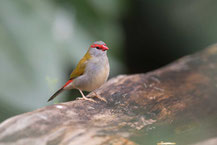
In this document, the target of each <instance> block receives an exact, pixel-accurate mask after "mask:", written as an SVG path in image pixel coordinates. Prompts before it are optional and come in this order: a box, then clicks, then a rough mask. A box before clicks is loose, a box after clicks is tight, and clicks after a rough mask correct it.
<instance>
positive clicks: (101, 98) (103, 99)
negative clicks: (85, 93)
mask: <svg viewBox="0 0 217 145" xmlns="http://www.w3.org/2000/svg"><path fill="white" fill-rule="evenodd" d="M94 94H95V97H97V98H98V99H100V100H101V101H104V102H106V103H107V100H106V99H105V98H103V97H101V96H100V95H99V94H97V93H96V92H94Z"/></svg>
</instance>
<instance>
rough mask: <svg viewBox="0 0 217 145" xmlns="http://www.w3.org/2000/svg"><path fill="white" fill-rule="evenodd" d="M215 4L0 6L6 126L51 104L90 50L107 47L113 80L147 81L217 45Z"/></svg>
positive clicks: (27, 1)
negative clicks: (97, 44) (150, 74)
mask: <svg viewBox="0 0 217 145" xmlns="http://www.w3.org/2000/svg"><path fill="white" fill-rule="evenodd" d="M216 39H217V1H215V0H197V1H195V0H182V1H172V0H164V1H162V0H155V1H153V0H37V1H33V0H19V1H18V0H17V1H15V0H0V121H3V120H5V119H7V118H8V117H11V116H13V115H16V114H20V113H23V112H27V111H32V110H34V109H37V108H40V107H43V106H46V105H49V104H52V103H54V102H62V101H66V100H72V99H75V98H72V96H74V97H77V96H80V95H79V93H77V92H76V91H69V92H66V93H64V94H62V95H61V97H60V96H59V97H58V98H57V99H56V100H55V101H54V102H51V103H47V99H48V98H49V97H50V96H51V95H52V94H53V93H54V92H55V91H56V90H57V89H58V88H59V87H60V86H62V85H63V83H64V82H65V81H66V80H67V79H68V76H69V74H70V73H71V71H72V70H73V69H74V68H75V66H76V64H77V63H78V61H79V60H80V58H81V57H82V56H83V55H84V53H85V52H86V50H87V48H88V47H89V45H90V44H91V43H92V42H93V41H96V40H102V41H104V42H106V43H107V45H108V47H109V48H110V50H109V51H108V56H109V60H110V65H111V75H110V77H113V76H116V75H118V74H122V73H125V74H131V73H144V72H147V71H150V70H153V69H156V68H159V67H161V66H163V65H166V64H168V63H170V62H172V61H173V60H175V59H177V58H180V57H181V56H184V55H187V54H190V53H193V52H196V51H198V50H200V49H203V48H205V47H206V46H208V45H210V44H213V43H215V42H216Z"/></svg>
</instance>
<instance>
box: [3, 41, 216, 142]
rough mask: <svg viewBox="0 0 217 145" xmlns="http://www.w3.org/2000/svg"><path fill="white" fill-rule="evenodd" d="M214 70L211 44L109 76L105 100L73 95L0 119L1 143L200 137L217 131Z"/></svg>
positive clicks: (214, 49)
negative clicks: (150, 67) (153, 66)
mask: <svg viewBox="0 0 217 145" xmlns="http://www.w3.org/2000/svg"><path fill="white" fill-rule="evenodd" d="M159 59H160V58H159ZM216 74H217V45H213V46H211V47H209V48H207V49H205V50H203V51H201V52H199V53H196V54H193V55H189V56H185V57H183V58H181V59H179V60H177V61H175V62H174V63H172V64H169V65H167V66H165V67H163V68H160V69H158V70H155V71H153V72H149V73H146V74H135V75H120V76H118V77H115V78H113V79H110V80H109V81H108V82H107V83H105V84H104V85H103V86H102V87H101V88H99V89H98V90H97V94H100V96H102V97H103V98H105V99H106V100H107V102H103V101H100V100H99V99H97V98H94V100H95V101H96V103H94V102H90V101H86V100H75V101H71V102H66V103H60V104H54V105H51V106H47V107H43V108H41V109H38V110H35V111H33V112H28V113H24V114H21V115H18V116H15V117H12V118H9V119H7V120H6V121H4V122H3V123H1V124H0V144H4V145H15V144H16V145H107V144H112V145H135V144H157V143H158V142H160V141H170V142H176V143H177V144H178V143H180V144H183V142H184V141H183V140H186V141H185V144H191V143H196V142H200V141H204V140H206V139H209V138H212V137H215V136H217V132H216V131H215V130H216V129H217V127H216V126H217V125H216V124H217V123H215V121H216V120H217V119H216V118H217V117H215V116H216V114H217V111H216V110H217V105H216V102H217V95H216V92H217V91H216V90H217V75H216ZM88 96H89V97H93V96H94V94H92V93H90V94H89V95H88ZM210 120H211V121H210ZM204 125H205V126H204ZM203 129H207V131H209V132H210V134H209V135H205V136H203V135H204V134H206V133H207V131H204V132H203V131H201V132H200V130H203ZM189 130H190V131H189ZM192 130H194V131H193V132H192ZM195 130H196V132H195ZM198 130H199V131H198ZM186 132H187V133H186ZM197 135H199V136H200V135H202V136H203V137H198V136H197ZM195 136H197V138H196V137H195ZM189 138H191V139H189Z"/></svg>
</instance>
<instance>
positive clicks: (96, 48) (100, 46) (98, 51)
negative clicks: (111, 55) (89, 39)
mask: <svg viewBox="0 0 217 145" xmlns="http://www.w3.org/2000/svg"><path fill="white" fill-rule="evenodd" d="M108 49H109V48H108V47H107V46H106V44H105V43H104V42H103V41H95V42H94V43H93V44H92V45H90V47H89V52H90V53H91V54H92V55H95V56H99V55H105V54H106V51H107V50H108Z"/></svg>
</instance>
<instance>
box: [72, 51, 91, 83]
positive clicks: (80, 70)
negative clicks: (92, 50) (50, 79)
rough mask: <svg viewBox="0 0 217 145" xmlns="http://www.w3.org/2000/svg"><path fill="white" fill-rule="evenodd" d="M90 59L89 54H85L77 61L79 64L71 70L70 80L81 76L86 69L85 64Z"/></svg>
mask: <svg viewBox="0 0 217 145" xmlns="http://www.w3.org/2000/svg"><path fill="white" fill-rule="evenodd" d="M90 59H91V55H90V54H89V52H87V53H86V54H85V55H84V57H83V58H82V59H81V60H80V61H79V63H78V64H77V66H76V68H75V69H74V70H73V72H72V73H71V75H70V79H74V78H76V77H79V76H81V75H82V74H83V73H84V71H85V68H86V65H87V62H88V60H90Z"/></svg>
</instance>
